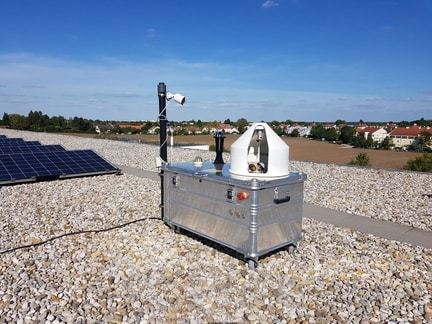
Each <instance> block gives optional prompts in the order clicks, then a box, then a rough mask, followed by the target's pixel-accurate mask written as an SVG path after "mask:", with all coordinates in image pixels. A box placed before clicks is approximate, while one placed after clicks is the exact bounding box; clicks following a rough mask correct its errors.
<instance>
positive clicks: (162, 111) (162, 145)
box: [158, 82, 168, 220]
mask: <svg viewBox="0 0 432 324" xmlns="http://www.w3.org/2000/svg"><path fill="white" fill-rule="evenodd" d="M158 97H159V156H160V158H161V159H162V163H166V162H167V160H168V156H167V155H168V154H167V119H166V103H167V101H166V85H165V83H163V82H159V84H158ZM163 173H164V172H163V170H162V169H161V170H160V178H161V204H160V209H161V218H162V220H163V219H164V176H163Z"/></svg>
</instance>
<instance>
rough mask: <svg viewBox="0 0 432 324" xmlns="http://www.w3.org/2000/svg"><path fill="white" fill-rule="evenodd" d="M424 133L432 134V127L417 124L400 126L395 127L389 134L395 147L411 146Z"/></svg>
mask: <svg viewBox="0 0 432 324" xmlns="http://www.w3.org/2000/svg"><path fill="white" fill-rule="evenodd" d="M422 133H428V134H431V135H432V128H430V127H418V126H417V125H414V126H410V127H399V128H395V129H393V130H392V131H391V132H390V134H389V136H390V138H391V139H392V142H393V144H394V146H395V147H407V146H410V145H411V144H412V143H413V142H414V141H415V139H416V138H417V137H419V135H421V134H422Z"/></svg>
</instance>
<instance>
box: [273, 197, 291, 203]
mask: <svg viewBox="0 0 432 324" xmlns="http://www.w3.org/2000/svg"><path fill="white" fill-rule="evenodd" d="M290 200H291V197H290V196H286V197H285V198H275V199H273V202H274V203H275V204H277V205H279V204H282V203H285V202H288V201H290Z"/></svg>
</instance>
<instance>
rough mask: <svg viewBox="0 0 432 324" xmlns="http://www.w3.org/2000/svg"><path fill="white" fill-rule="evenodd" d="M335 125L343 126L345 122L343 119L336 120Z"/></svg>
mask: <svg viewBox="0 0 432 324" xmlns="http://www.w3.org/2000/svg"><path fill="white" fill-rule="evenodd" d="M335 124H336V125H337V126H339V125H343V124H346V121H345V120H343V119H338V120H336V121H335Z"/></svg>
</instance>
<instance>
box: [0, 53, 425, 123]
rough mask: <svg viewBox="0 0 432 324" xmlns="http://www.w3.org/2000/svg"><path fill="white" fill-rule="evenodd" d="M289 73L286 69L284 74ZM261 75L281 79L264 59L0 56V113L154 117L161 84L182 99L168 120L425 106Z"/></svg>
mask: <svg viewBox="0 0 432 324" xmlns="http://www.w3.org/2000/svg"><path fill="white" fill-rule="evenodd" d="M263 71H264V72H266V73H269V74H265V73H264V72H263ZM299 73H301V72H299ZM295 76H296V75H294V74H292V73H291V74H290V77H289V78H295ZM269 77H270V78H273V77H275V78H279V79H280V80H287V79H288V77H287V76H285V75H283V74H282V75H281V74H280V72H279V71H277V72H272V71H270V72H269V69H268V64H267V63H266V64H264V65H263V66H261V67H260V66H252V67H251V66H250V65H248V64H244V63H242V64H239V63H237V64H221V63H218V62H199V61H198V62H195V61H187V60H174V59H165V60H151V61H124V60H118V59H116V58H109V59H107V58H103V59H100V60H93V61H87V62H80V61H73V60H66V59H60V58H53V57H47V56H38V55H31V54H25V53H21V54H14V53H11V54H3V55H1V54H0V84H1V85H3V86H2V87H0V116H1V115H2V113H3V112H17V113H21V114H27V113H28V112H29V110H30V109H40V110H42V111H43V112H44V113H47V114H49V115H59V114H60V115H63V116H65V117H71V116H82V117H88V118H94V119H122V120H127V119H130V120H136V119H156V115H157V95H156V87H157V84H158V83H159V82H161V81H164V82H166V83H167V86H168V89H169V90H171V91H173V92H181V93H184V94H185V95H186V97H187V104H186V105H185V106H184V107H183V108H182V109H177V108H176V107H175V106H170V111H169V113H168V114H169V118H172V119H174V120H187V119H202V120H215V119H216V120H224V119H226V118H230V119H233V120H236V119H238V118H240V117H246V118H247V119H249V120H274V119H278V120H286V119H297V120H336V119H345V120H358V119H364V120H387V119H394V120H397V119H408V120H412V119H416V118H419V117H422V116H423V115H424V111H426V112H427V111H428V110H427V109H430V103H429V102H424V101H418V100H417V101H416V100H413V101H411V102H409V103H408V102H404V100H403V99H402V98H398V97H395V98H391V97H388V96H387V97H378V96H377V95H376V94H364V95H359V94H353V93H349V92H343V91H333V92H330V91H293V90H289V89H290V87H289V86H286V87H279V89H274V88H273V84H274V83H271V84H269V83H268V82H267V81H266V78H269ZM280 80H279V81H280ZM312 87H313V86H312V85H310V86H308V87H306V88H309V89H311V88H312ZM414 98H415V97H414ZM371 99H373V100H371ZM372 108H373V109H372ZM422 114H423V115H422ZM398 116H399V117H398ZM424 117H428V116H426V115H424Z"/></svg>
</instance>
